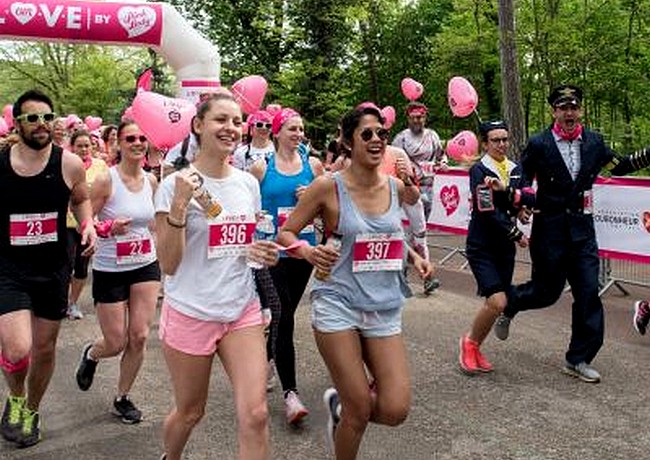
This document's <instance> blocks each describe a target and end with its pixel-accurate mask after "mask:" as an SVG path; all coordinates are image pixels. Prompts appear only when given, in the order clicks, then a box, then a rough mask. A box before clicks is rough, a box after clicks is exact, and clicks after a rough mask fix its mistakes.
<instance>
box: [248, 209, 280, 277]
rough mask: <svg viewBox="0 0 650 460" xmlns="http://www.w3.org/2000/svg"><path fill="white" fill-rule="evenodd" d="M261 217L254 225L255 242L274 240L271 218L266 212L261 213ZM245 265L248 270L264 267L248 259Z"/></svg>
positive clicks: (273, 226)
mask: <svg viewBox="0 0 650 460" xmlns="http://www.w3.org/2000/svg"><path fill="white" fill-rule="evenodd" d="M261 214H262V215H261V217H260V218H259V219H258V220H257V225H255V241H271V240H273V239H274V238H275V225H274V224H273V216H272V215H271V214H269V213H268V212H267V211H262V213H261ZM247 264H248V266H249V267H250V268H255V269H258V270H259V269H260V268H264V265H262V264H260V263H258V262H256V261H253V260H251V259H248V261H247Z"/></svg>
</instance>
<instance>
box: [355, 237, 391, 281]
mask: <svg viewBox="0 0 650 460" xmlns="http://www.w3.org/2000/svg"><path fill="white" fill-rule="evenodd" d="M403 257H404V240H403V238H402V235H401V234H399V233H367V234H361V235H357V237H356V239H355V241H354V249H353V261H352V271H353V272H354V273H359V272H378V271H399V270H402V267H403V264H404V259H403Z"/></svg>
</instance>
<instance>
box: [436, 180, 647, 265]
mask: <svg viewBox="0 0 650 460" xmlns="http://www.w3.org/2000/svg"><path fill="white" fill-rule="evenodd" d="M593 214H594V222H595V224H596V238H597V239H598V247H599V248H600V253H601V256H603V257H609V258H616V259H624V260H632V261H635V262H645V263H650V179H648V178H642V177H629V178H628V177H626V178H608V179H603V178H599V179H598V180H597V182H596V184H595V185H594V213H593ZM469 216H470V192H469V175H468V173H467V171H465V170H458V169H453V170H450V171H448V172H438V173H437V174H436V178H435V182H434V187H433V209H432V211H431V215H430V216H429V220H428V223H427V227H428V228H429V229H431V230H441V231H443V232H450V233H456V234H467V227H468V225H469ZM520 228H522V227H521V226H520ZM529 229H530V227H529V226H526V227H523V228H522V230H523V231H524V232H525V233H528V230H529Z"/></svg>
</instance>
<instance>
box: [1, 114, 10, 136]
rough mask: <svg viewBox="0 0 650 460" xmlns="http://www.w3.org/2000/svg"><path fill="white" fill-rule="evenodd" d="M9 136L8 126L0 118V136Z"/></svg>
mask: <svg viewBox="0 0 650 460" xmlns="http://www.w3.org/2000/svg"><path fill="white" fill-rule="evenodd" d="M7 134H9V126H7V122H6V121H5V119H4V118H0V136H6V135H7Z"/></svg>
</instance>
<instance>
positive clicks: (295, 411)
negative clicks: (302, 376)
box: [284, 390, 309, 425]
mask: <svg viewBox="0 0 650 460" xmlns="http://www.w3.org/2000/svg"><path fill="white" fill-rule="evenodd" d="M284 408H285V413H286V416H287V423H289V424H290V425H296V424H298V423H300V421H301V420H302V419H303V418H305V417H306V416H307V415H309V411H308V410H307V408H306V407H305V406H304V405H303V404H302V401H300V398H299V397H298V393H297V392H296V391H294V390H289V391H287V392H286V393H285V395H284Z"/></svg>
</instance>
